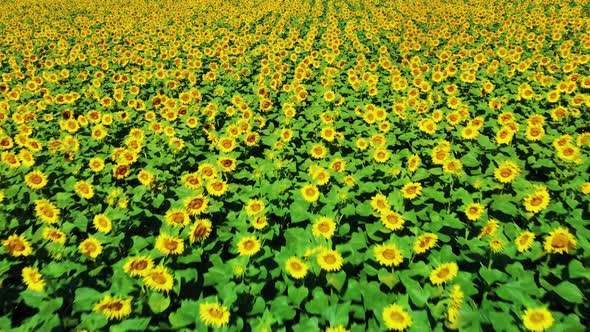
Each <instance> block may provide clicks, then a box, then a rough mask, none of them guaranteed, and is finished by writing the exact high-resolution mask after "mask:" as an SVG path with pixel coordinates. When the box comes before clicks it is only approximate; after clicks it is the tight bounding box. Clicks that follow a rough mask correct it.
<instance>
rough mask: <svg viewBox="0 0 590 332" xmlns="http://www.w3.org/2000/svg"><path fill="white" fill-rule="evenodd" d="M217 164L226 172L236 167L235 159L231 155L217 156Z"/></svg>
mask: <svg viewBox="0 0 590 332" xmlns="http://www.w3.org/2000/svg"><path fill="white" fill-rule="evenodd" d="M217 164H218V165H219V166H220V167H221V169H222V170H223V171H224V172H226V173H230V172H233V171H234V170H235V169H236V167H237V161H236V159H235V158H231V157H223V158H219V159H218V160H217Z"/></svg>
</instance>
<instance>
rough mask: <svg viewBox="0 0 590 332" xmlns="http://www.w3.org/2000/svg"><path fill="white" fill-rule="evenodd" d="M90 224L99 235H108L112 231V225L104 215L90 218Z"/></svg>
mask: <svg viewBox="0 0 590 332" xmlns="http://www.w3.org/2000/svg"><path fill="white" fill-rule="evenodd" d="M92 224H93V225H94V228H96V230H97V231H99V232H101V233H108V232H110V231H111V229H113V223H112V221H111V219H109V217H107V216H106V215H104V214H102V213H101V214H97V215H95V216H94V218H92Z"/></svg>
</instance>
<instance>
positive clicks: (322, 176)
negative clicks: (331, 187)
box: [312, 167, 330, 186]
mask: <svg viewBox="0 0 590 332" xmlns="http://www.w3.org/2000/svg"><path fill="white" fill-rule="evenodd" d="M312 178H313V179H314V180H316V182H317V184H318V185H319V186H323V185H325V184H326V183H328V182H330V173H328V171H327V170H326V169H324V168H321V167H319V168H317V169H315V171H314V172H313V174H312Z"/></svg>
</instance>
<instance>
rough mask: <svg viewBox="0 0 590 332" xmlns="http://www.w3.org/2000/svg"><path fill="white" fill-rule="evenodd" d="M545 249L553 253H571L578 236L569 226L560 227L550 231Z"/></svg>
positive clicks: (544, 245)
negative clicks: (571, 231) (570, 230)
mask: <svg viewBox="0 0 590 332" xmlns="http://www.w3.org/2000/svg"><path fill="white" fill-rule="evenodd" d="M543 247H544V248H545V251H546V252H548V253H553V254H563V253H564V252H565V253H569V252H570V250H573V249H574V248H575V247H576V238H575V236H574V235H573V234H572V233H570V232H569V230H568V229H567V228H563V227H558V228H556V229H554V230H553V231H551V232H549V235H548V236H547V237H546V238H545V243H544V244H543Z"/></svg>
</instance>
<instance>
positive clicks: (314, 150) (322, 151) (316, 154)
mask: <svg viewBox="0 0 590 332" xmlns="http://www.w3.org/2000/svg"><path fill="white" fill-rule="evenodd" d="M309 154H310V155H311V157H312V158H314V159H323V158H325V157H326V156H327V155H328V150H327V149H326V147H325V146H324V145H323V144H319V143H318V144H314V145H312V146H311V150H310V152H309Z"/></svg>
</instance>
